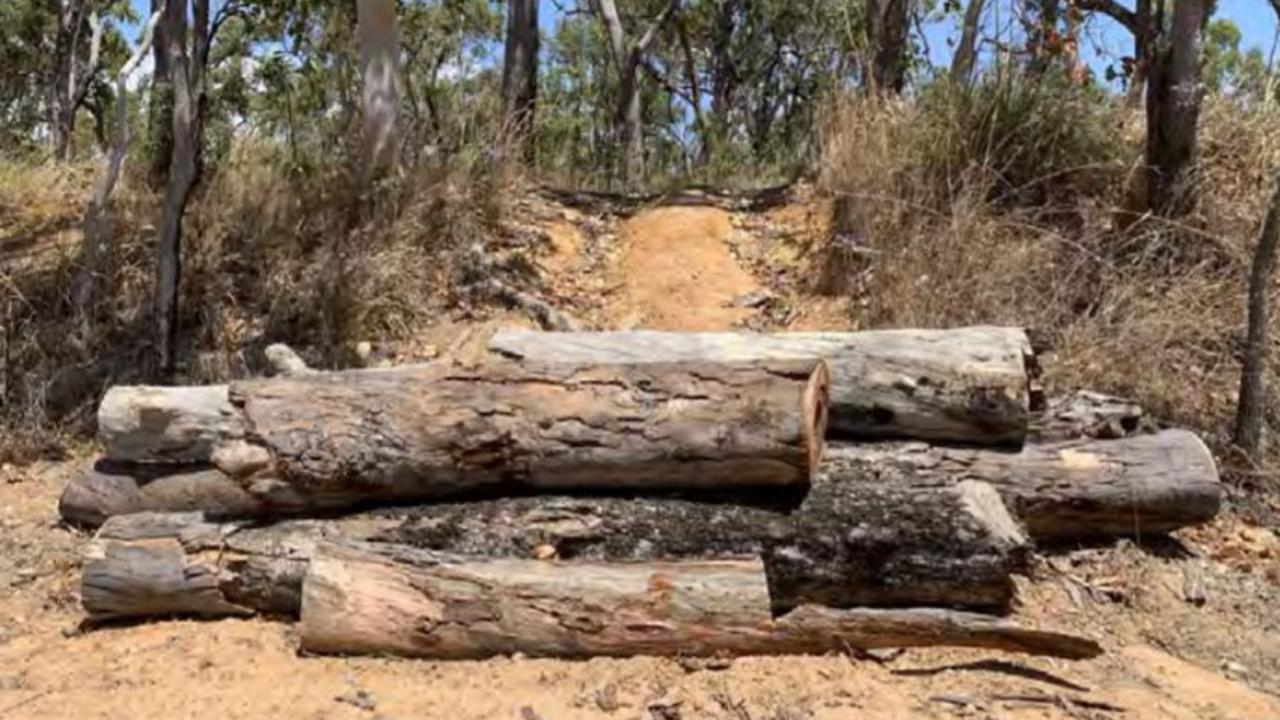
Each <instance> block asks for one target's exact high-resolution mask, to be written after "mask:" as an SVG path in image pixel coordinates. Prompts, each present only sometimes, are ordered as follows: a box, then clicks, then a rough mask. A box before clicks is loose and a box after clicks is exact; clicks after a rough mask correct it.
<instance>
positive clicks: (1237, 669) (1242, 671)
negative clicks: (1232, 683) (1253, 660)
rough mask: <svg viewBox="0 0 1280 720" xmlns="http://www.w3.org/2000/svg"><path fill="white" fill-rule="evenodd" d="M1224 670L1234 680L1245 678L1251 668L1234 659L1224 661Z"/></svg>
mask: <svg viewBox="0 0 1280 720" xmlns="http://www.w3.org/2000/svg"><path fill="white" fill-rule="evenodd" d="M1222 671H1223V673H1225V674H1226V676H1227V677H1229V678H1231V679H1232V680H1245V679H1247V678H1248V677H1249V668H1247V667H1245V666H1244V665H1242V664H1240V663H1238V662H1236V661H1234V660H1227V661H1225V662H1223V663H1222Z"/></svg>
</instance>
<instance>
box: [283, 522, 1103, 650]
mask: <svg viewBox="0 0 1280 720" xmlns="http://www.w3.org/2000/svg"><path fill="white" fill-rule="evenodd" d="M301 618H302V619H301V623H300V625H299V629H300V639H301V649H302V651H303V652H308V653H323V654H343V655H362V654H374V655H386V654H391V655H402V656H409V657H423V658H433V659H450V660H453V659H478V658H486V657H491V656H494V655H510V654H515V653H523V654H525V655H531V656H536V657H557V658H586V657H598V656H610V657H630V656H636V655H682V656H708V655H725V654H727V655H750V654H771V655H781V654H818V653H826V652H844V651H847V650H849V649H851V648H861V649H871V648H882V647H918V646H936V645H950V646H962V647H982V648H994V649H1000V650H1007V651H1011V652H1022V653H1033V654H1042V655H1053V656H1058V657H1065V658H1088V657H1094V656H1096V655H1098V654H1100V653H1101V649H1100V648H1099V646H1098V645H1097V644H1096V643H1094V642H1093V641H1091V640H1088V639H1086V638H1082V637H1077V636H1072V635H1067V634H1064V633H1058V632H1052V631H1045V630H1035V629H1030V628H1026V627H1024V626H1021V625H1019V624H1017V623H1015V622H1013V621H1010V620H1007V619H1001V618H996V617H992V616H987V615H980V614H975V613H965V612H958V611H948V610H937V609H903V610H885V609H865V608H864V609H852V610H838V609H832V608H825V607H820V606H816V605H803V606H801V607H798V608H795V609H793V610H791V611H789V612H787V613H785V614H782V615H780V616H774V614H773V613H772V611H771V608H770V603H769V594H768V588H767V582H766V580H765V570H764V565H763V564H762V563H761V561H760V560H758V559H756V560H718V561H716V560H712V561H677V562H644V563H593V562H581V563H577V562H575V563H548V562H540V561H536V560H511V559H499V560H466V559H459V558H454V557H449V556H446V555H440V554H436V553H431V552H428V551H422V550H414V549H410V548H403V547H395V546H386V545H381V546H380V545H377V544H371V543H353V544H347V545H336V544H327V543H326V544H323V545H321V546H320V547H319V548H317V551H316V556H315V557H314V558H313V559H312V561H311V565H310V567H309V568H308V570H307V574H306V577H305V578H304V580H303V585H302V616H301Z"/></svg>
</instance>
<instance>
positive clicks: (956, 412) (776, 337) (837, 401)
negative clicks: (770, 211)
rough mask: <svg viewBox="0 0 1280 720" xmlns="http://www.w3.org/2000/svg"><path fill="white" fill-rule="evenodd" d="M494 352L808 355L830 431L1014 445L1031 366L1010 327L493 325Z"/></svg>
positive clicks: (701, 357)
mask: <svg viewBox="0 0 1280 720" xmlns="http://www.w3.org/2000/svg"><path fill="white" fill-rule="evenodd" d="M489 349H490V350H491V351H492V352H494V353H497V354H500V355H503V356H507V357H512V358H517V359H520V360H524V361H534V362H590V363H609V362H614V363H617V362H623V363H632V362H687V361H708V360H710V361H718V362H740V361H750V360H762V359H769V360H773V359H780V358H800V357H818V358H822V359H824V360H825V361H826V362H827V364H828V366H829V367H830V369H831V430H832V432H833V433H835V434H839V435H846V436H853V437H859V438H909V439H920V440H933V441H940V440H946V441H958V442H965V443H974V444H979V445H1017V444H1019V443H1021V442H1022V440H1023V438H1024V437H1025V435H1026V433H1027V423H1028V417H1029V412H1030V411H1031V410H1033V409H1034V408H1033V405H1038V402H1039V398H1038V393H1036V392H1033V390H1032V384H1033V381H1034V379H1035V378H1034V375H1035V374H1036V373H1037V372H1038V369H1037V367H1036V365H1035V356H1034V354H1033V352H1032V349H1031V343H1030V341H1029V340H1028V339H1027V335H1026V333H1025V332H1024V331H1023V330H1021V329H1019V328H1005V327H970V328H960V329H956V330H874V331H866V332H852V333H781V334H772V335H767V334H766V335H762V334H747V333H729V332H711V333H674V332H657V331H647V330H637V331H623V332H558V333H545V332H530V331H521V330H500V331H498V332H497V333H496V334H495V335H494V336H493V337H492V338H491V339H490V341H489Z"/></svg>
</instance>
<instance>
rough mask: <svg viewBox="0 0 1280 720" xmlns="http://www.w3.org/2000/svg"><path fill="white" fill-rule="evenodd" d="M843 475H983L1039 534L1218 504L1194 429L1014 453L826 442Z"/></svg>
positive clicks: (1179, 516)
mask: <svg viewBox="0 0 1280 720" xmlns="http://www.w3.org/2000/svg"><path fill="white" fill-rule="evenodd" d="M823 467H824V472H826V473H829V474H831V475H832V476H833V477H840V478H843V479H845V480H846V481H872V482H889V483H900V484H910V485H913V486H916V487H921V486H928V485H951V484H954V483H955V482H957V481H958V480H962V479H972V480H983V481H986V482H989V483H991V484H992V485H993V486H995V488H996V489H997V490H998V491H999V492H1000V494H1001V496H1002V497H1003V498H1004V501H1005V503H1006V504H1007V505H1008V506H1009V510H1010V511H1011V512H1012V513H1013V514H1014V516H1016V517H1017V518H1018V519H1019V520H1021V521H1022V523H1023V524H1024V525H1025V526H1026V529H1027V533H1028V534H1029V535H1030V536H1031V537H1032V538H1034V539H1035V540H1036V541H1037V542H1052V541H1074V540H1082V539H1088V538H1106V537H1141V536H1143V535H1153V534H1159V533H1167V532H1170V531H1173V530H1177V529H1178V528H1182V527H1187V526H1190V525H1198V524H1201V523H1205V522H1208V521H1210V520H1212V519H1213V518H1214V517H1215V516H1216V515H1217V514H1218V508H1219V506H1220V505H1221V502H1222V484H1221V482H1220V481H1219V478H1218V468H1217V464H1216V463H1215V462H1214V459H1213V454H1212V453H1211V452H1210V451H1209V448H1208V447H1206V446H1205V444H1204V442H1203V441H1201V440H1200V438H1199V437H1197V436H1196V434H1195V433H1192V432H1189V431H1187V430H1176V429H1172V430H1161V431H1159V432H1156V433H1153V434H1139V435H1133V436H1131V437H1126V438H1119V439H1115V440H1097V439H1092V438H1080V439H1070V440H1056V441H1052V442H1042V443H1030V444H1028V445H1026V446H1024V447H1023V448H1022V450H1020V451H1008V452H1000V451H995V450H983V449H974V448H956V447H939V446H930V445H926V444H925V443H919V442H885V443H877V444H868V445H854V444H842V445H839V446H832V447H829V448H828V450H827V454H826V457H825V459H824V460H823Z"/></svg>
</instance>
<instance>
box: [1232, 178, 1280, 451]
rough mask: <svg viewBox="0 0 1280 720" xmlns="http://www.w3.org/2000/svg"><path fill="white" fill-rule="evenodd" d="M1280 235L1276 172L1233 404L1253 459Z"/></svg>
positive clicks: (1263, 400) (1238, 433)
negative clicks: (1236, 398) (1269, 298)
mask: <svg viewBox="0 0 1280 720" xmlns="http://www.w3.org/2000/svg"><path fill="white" fill-rule="evenodd" d="M1278 239H1280V174H1277V176H1276V190H1275V194H1274V195H1273V196H1272V197H1271V206H1270V207H1269V208H1268V209H1267V218H1266V220H1265V221H1264V222H1263V224H1262V232H1261V234H1259V236H1258V247H1257V249H1256V250H1254V255H1253V270H1252V272H1251V277H1250V278H1249V319H1248V325H1249V330H1248V339H1247V340H1246V341H1245V349H1244V368H1243V370H1242V371H1241V376H1240V400H1239V405H1238V406H1237V408H1236V428H1235V444H1236V446H1237V447H1239V448H1240V449H1241V450H1243V451H1244V452H1245V453H1246V454H1247V455H1248V456H1249V457H1250V458H1254V459H1256V458H1257V456H1258V450H1259V449H1260V447H1261V445H1262V427H1263V414H1264V412H1265V410H1266V407H1267V396H1266V385H1265V382H1264V381H1263V375H1264V374H1265V372H1266V364H1267V363H1266V360H1267V353H1268V352H1269V351H1270V342H1269V341H1268V339H1267V335H1268V333H1267V326H1268V325H1269V324H1270V317H1269V312H1268V308H1267V296H1268V295H1269V294H1270V290H1271V276H1272V275H1273V274H1275V266H1276V242H1277V240H1278Z"/></svg>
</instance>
